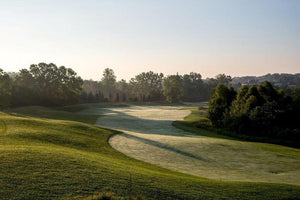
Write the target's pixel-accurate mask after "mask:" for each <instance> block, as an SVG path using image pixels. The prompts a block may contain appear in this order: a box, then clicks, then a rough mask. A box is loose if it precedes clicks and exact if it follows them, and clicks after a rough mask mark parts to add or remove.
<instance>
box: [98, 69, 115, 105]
mask: <svg viewBox="0 0 300 200" xmlns="http://www.w3.org/2000/svg"><path fill="white" fill-rule="evenodd" d="M101 83H102V85H103V90H104V92H105V94H106V96H108V99H109V100H110V101H113V98H112V97H113V95H114V93H115V92H116V76H115V73H114V71H113V70H112V69H110V68H106V69H104V71H103V77H102V79H101Z"/></svg>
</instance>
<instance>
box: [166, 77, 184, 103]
mask: <svg viewBox="0 0 300 200" xmlns="http://www.w3.org/2000/svg"><path fill="white" fill-rule="evenodd" d="M164 95H165V97H166V99H167V101H168V102H170V103H178V102H181V101H182V96H183V85H182V77H181V76H179V75H171V76H168V77H167V78H166V79H165V80H164Z"/></svg>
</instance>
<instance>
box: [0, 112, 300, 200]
mask: <svg viewBox="0 0 300 200" xmlns="http://www.w3.org/2000/svg"><path fill="white" fill-rule="evenodd" d="M17 112H19V113H21V114H16V113H17ZM26 115H31V116H33V115H35V116H38V115H40V116H41V117H42V118H38V117H28V116H26ZM89 117H91V116H87V115H82V114H76V113H68V112H66V111H56V110H51V109H44V108H40V107H28V108H21V109H16V110H14V111H13V112H10V113H9V114H7V113H0V119H1V120H3V121H4V122H5V123H6V125H7V131H6V132H1V135H0V197H1V199H81V198H88V199H91V198H92V195H93V194H98V193H101V192H105V191H111V192H113V193H115V194H116V195H117V196H129V195H133V196H138V195H141V196H143V197H145V198H146V199H297V198H298V197H300V187H299V186H293V185H286V184H266V183H241V182H225V181H212V180H208V179H203V178H198V177H194V176H190V175H186V174H181V173H177V172H172V171H170V170H166V169H163V168H160V167H157V166H153V165H150V164H147V163H144V162H140V161H137V160H134V159H132V158H129V157H126V156H125V155H123V154H121V153H119V152H117V151H116V150H114V149H112V148H111V147H110V146H109V145H108V143H107V141H108V139H109V137H110V136H112V135H113V134H115V133H116V132H115V131H112V130H106V129H102V128H98V127H95V126H93V125H90V124H87V123H83V122H77V121H85V122H89V123H93V122H92V121H93V120H92V119H95V116H92V117H91V118H90V119H89ZM50 118H53V119H50ZM84 118H86V119H84ZM57 119H65V120H57ZM69 120H73V121H69ZM95 196H97V195H95Z"/></svg>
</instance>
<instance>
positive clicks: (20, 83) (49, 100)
mask: <svg viewBox="0 0 300 200" xmlns="http://www.w3.org/2000/svg"><path fill="white" fill-rule="evenodd" d="M82 83H83V81H82V79H81V78H80V77H79V76H77V74H76V72H74V71H73V70H72V69H70V68H66V67H64V66H61V67H57V66H56V65H55V64H53V63H50V64H46V63H39V64H37V65H35V64H34V65H31V66H30V70H29V71H28V70H26V69H23V70H21V71H20V73H19V74H18V75H17V77H16V78H15V81H14V87H13V96H14V99H13V103H14V104H13V105H15V106H20V105H49V106H50V105H66V104H72V103H76V102H77V101H78V99H79V96H80V94H81V90H82Z"/></svg>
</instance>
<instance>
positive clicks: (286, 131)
mask: <svg viewBox="0 0 300 200" xmlns="http://www.w3.org/2000/svg"><path fill="white" fill-rule="evenodd" d="M208 117H209V119H210V120H211V122H212V124H213V125H214V126H215V127H221V128H227V129H229V130H232V131H235V132H237V133H240V134H246V135H253V136H264V137H270V138H289V139H297V140H299V138H300V131H299V130H300V129H299V128H300V125H299V119H300V98H299V89H295V90H294V93H293V94H292V95H286V94H285V93H284V92H283V91H282V90H276V89H275V88H274V87H273V86H272V85H271V84H270V83H269V82H264V83H262V84H260V85H252V86H243V87H241V88H240V89H239V91H238V92H237V94H236V93H235V92H234V90H233V88H232V87H228V86H225V85H223V84H220V85H218V86H217V87H216V89H215V91H214V94H213V95H212V97H211V99H210V101H209V111H208Z"/></svg>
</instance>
